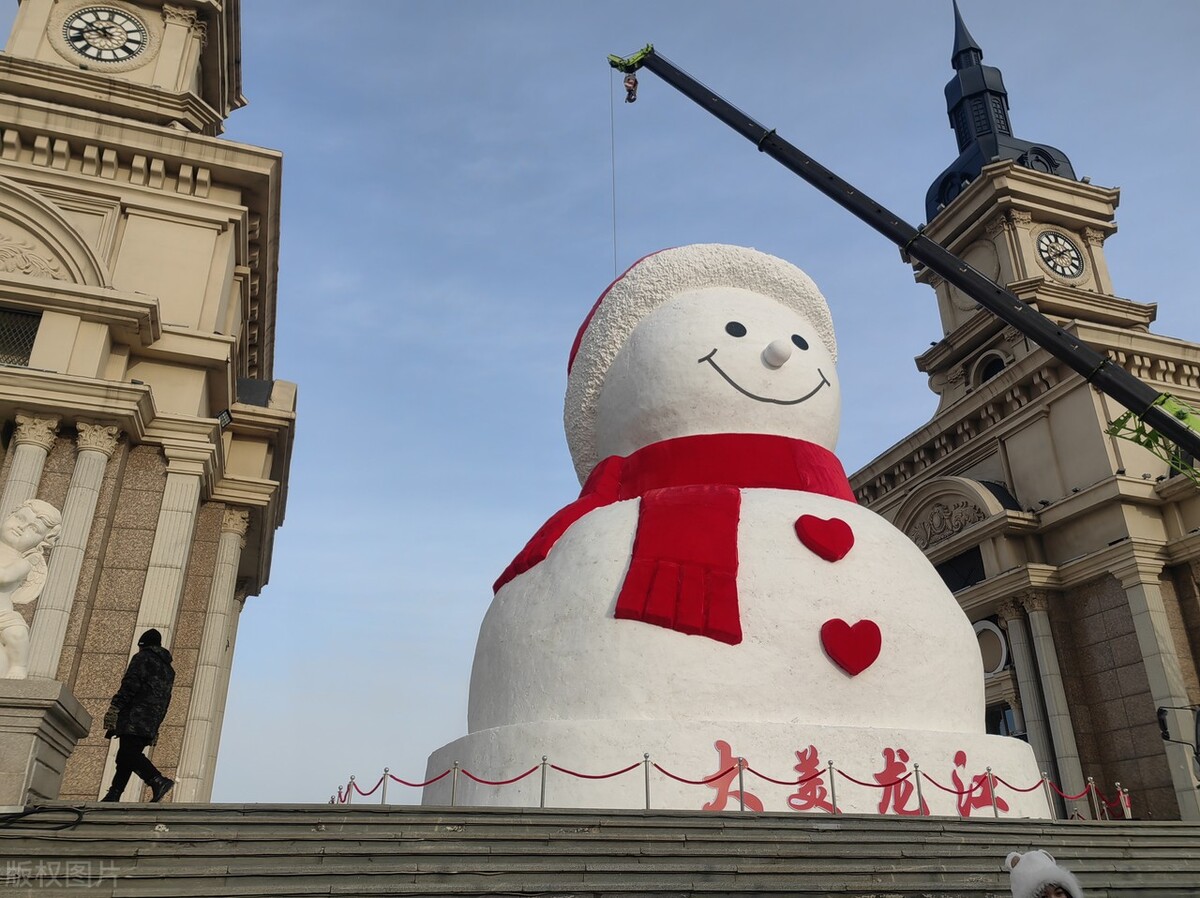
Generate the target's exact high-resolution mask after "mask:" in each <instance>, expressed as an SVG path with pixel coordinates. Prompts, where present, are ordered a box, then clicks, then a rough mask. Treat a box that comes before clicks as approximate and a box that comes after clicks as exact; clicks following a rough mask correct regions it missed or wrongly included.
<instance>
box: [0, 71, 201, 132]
mask: <svg viewBox="0 0 1200 898" xmlns="http://www.w3.org/2000/svg"><path fill="white" fill-rule="evenodd" d="M0 92H3V93H5V94H10V95H13V96H18V97H30V98H34V99H38V100H47V101H49V102H52V103H61V104H63V105H66V106H72V107H75V108H77V109H87V110H89V111H91V112H99V113H106V114H109V115H115V116H120V117H122V118H131V119H137V120H139V121H146V122H149V123H150V124H153V125H158V126H160V127H161V126H167V125H170V124H171V123H172V122H180V123H182V124H183V125H184V126H185V127H187V128H188V130H190V131H195V132H198V133H202V134H218V133H220V131H221V127H222V124H223V122H224V119H223V118H222V117H221V115H220V113H219V112H217V110H216V109H213V107H212V106H210V105H208V104H207V103H205V102H204V100H202V99H201V98H200V97H199V96H197V95H196V94H193V93H172V92H170V91H165V90H163V89H162V88H157V87H153V86H151V85H147V84H138V83H137V82H134V81H129V80H127V79H125V78H120V77H114V76H112V75H108V74H105V73H104V72H97V71H94V70H90V69H78V68H70V67H69V66H67V65H58V64H56V63H47V62H40V61H38V60H35V59H25V58H23V57H20V56H9V55H7V54H0Z"/></svg>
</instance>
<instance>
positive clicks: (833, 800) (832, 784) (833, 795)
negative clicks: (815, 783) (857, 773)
mask: <svg viewBox="0 0 1200 898" xmlns="http://www.w3.org/2000/svg"><path fill="white" fill-rule="evenodd" d="M829 803H830V804H831V805H833V812H834V813H835V814H840V813H841V811H839V810H838V806H837V777H836V776H834V769H833V761H830V762H829Z"/></svg>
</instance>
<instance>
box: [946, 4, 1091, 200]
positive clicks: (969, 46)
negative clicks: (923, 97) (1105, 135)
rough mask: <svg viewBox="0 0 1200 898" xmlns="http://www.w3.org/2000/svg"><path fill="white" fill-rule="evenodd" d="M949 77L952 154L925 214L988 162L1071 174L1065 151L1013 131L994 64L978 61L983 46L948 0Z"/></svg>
mask: <svg viewBox="0 0 1200 898" xmlns="http://www.w3.org/2000/svg"><path fill="white" fill-rule="evenodd" d="M950 64H951V65H952V66H953V67H954V77H953V78H951V79H950V81H949V82H948V83H947V84H946V112H947V113H948V114H949V116H950V127H951V128H953V129H954V136H955V137H956V138H957V139H958V151H959V156H958V159H957V160H955V162H954V164H953V165H951V166H950V167H949V168H948V169H946V170H945V171H944V172H942V173H941V174H940V175H939V176H938V178H937V180H936V181H934V182H933V184H932V185H931V186H930V188H929V192H928V193H926V194H925V216H926V220H930V219H932V218H933V217H934V216H935V215H937V214H938V212H940V211H941V210H942V208H943V207H945V206H948V205H949V204H950V202H951V201H952V200H953V199H954V198H955V197H956V196H958V195H959V193H961V192H962V190H963V188H965V187H966V186H967V185H968V184H970V183H971V181H973V180H975V178H977V177H979V173H980V171H981V170H982V169H983V167H984V166H985V165H987V164H989V163H991V162H997V161H1000V160H1004V159H1012V160H1015V161H1016V162H1017V164H1018V165H1024V166H1025V167H1027V168H1031V169H1034V170H1035V171H1042V172H1047V173H1049V174H1053V175H1058V176H1060V177H1064V178H1071V179H1072V180H1074V178H1075V171H1074V169H1072V168H1071V162H1070V160H1069V159H1067V157H1066V154H1064V153H1063V152H1062V151H1061V150H1057V149H1055V148H1054V147H1051V146H1046V145H1045V144H1033V143H1029V142H1028V141H1025V140H1020V139H1018V138H1016V137H1013V133H1012V125H1011V124H1010V123H1009V119H1008V91H1006V90H1005V89H1004V79H1003V78H1002V77H1001V75H1000V70H999V69H997V68H994V67H993V66H988V65H984V64H983V49H982V48H981V47H980V46H979V44H977V43H976V42H975V38H973V37H971V32H969V31H968V30H967V26H966V23H965V22H963V17H962V13H961V12H960V11H959V9H958V0H954V50H953V52H952V53H951V54H950Z"/></svg>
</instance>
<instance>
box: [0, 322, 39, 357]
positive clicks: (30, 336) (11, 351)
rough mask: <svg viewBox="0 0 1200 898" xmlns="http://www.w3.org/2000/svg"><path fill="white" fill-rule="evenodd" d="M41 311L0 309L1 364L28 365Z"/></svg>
mask: <svg viewBox="0 0 1200 898" xmlns="http://www.w3.org/2000/svg"><path fill="white" fill-rule="evenodd" d="M41 321H42V315H41V313H40V312H16V311H14V310H12V309H0V365H21V366H24V365H28V364H29V355H30V353H32V352H33V341H34V338H36V337H37V332H38V325H39V324H40V323H41Z"/></svg>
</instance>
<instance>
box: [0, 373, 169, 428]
mask: <svg viewBox="0 0 1200 898" xmlns="http://www.w3.org/2000/svg"><path fill="white" fill-rule="evenodd" d="M18 411H20V412H24V413H26V414H36V415H44V416H46V417H53V416H58V417H60V418H61V419H62V423H63V424H73V423H75V422H76V421H79V420H84V421H105V422H108V423H112V424H115V425H117V426H119V427H120V428H121V430H122V432H124V433H126V434H129V436H130V438H131V439H132V440H133V441H135V442H140V441H141V440H142V439H143V437H144V436H145V434H146V431H147V427H148V426H149V424H150V422H151V421H153V420H154V419H155V417H156V414H157V413H156V410H155V407H154V399H153V397H152V396H151V393H150V387H148V386H146V385H144V384H127V383H120V382H118V381H110V380H96V379H93V378H83V377H74V376H71V375H67V374H57V373H55V372H53V371H37V370H34V369H32V368H9V367H0V415H3V416H4V418H13V417H14V416H15V415H16V413H17V412H18Z"/></svg>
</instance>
